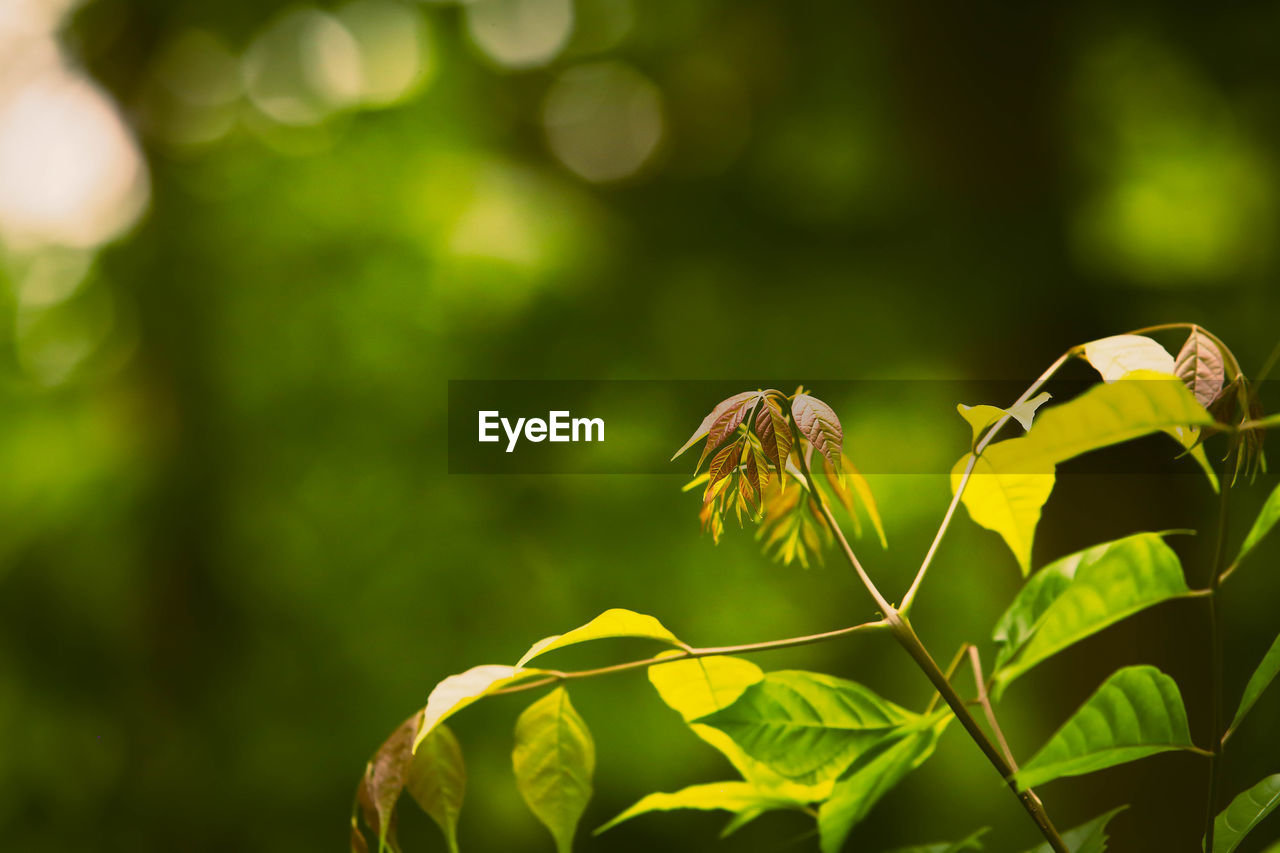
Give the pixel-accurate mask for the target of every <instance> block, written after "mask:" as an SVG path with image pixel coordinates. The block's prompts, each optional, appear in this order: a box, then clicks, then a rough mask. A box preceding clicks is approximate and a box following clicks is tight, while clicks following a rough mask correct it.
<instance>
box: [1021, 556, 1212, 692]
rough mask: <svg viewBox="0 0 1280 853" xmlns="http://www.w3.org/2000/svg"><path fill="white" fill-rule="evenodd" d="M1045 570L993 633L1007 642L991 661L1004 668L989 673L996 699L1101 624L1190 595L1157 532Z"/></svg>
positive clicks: (1178, 565) (1175, 559) (1174, 558)
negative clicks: (1002, 633)
mask: <svg viewBox="0 0 1280 853" xmlns="http://www.w3.org/2000/svg"><path fill="white" fill-rule="evenodd" d="M1044 571H1045V572H1048V573H1049V575H1048V576H1047V577H1046V578H1045V579H1044V580H1042V581H1039V582H1038V583H1037V584H1035V585H1034V586H1033V585H1032V584H1031V583H1028V584H1027V589H1026V590H1024V591H1023V594H1019V595H1018V597H1017V598H1015V599H1014V602H1013V604H1012V605H1011V606H1010V609H1009V611H1006V613H1005V615H1004V616H1002V617H1001V619H1000V623H999V624H998V626H997V632H999V630H1000V628H1001V626H1003V628H1004V629H1005V633H1006V635H1007V642H1006V645H1005V646H1004V648H1002V649H1001V653H1000V656H999V658H998V660H1001V661H1006V662H1007V663H1006V665H1005V666H1004V667H1003V668H1002V669H1000V671H999V672H997V674H996V693H997V695H999V694H1001V693H1002V692H1003V691H1004V689H1005V688H1006V687H1008V686H1009V684H1010V683H1011V682H1012V681H1013V680H1014V679H1015V678H1017V677H1018V676H1020V675H1022V674H1023V673H1025V672H1026V671H1027V670H1029V669H1031V668H1032V667H1034V666H1036V665H1038V664H1039V663H1041V662H1042V661H1044V660H1046V659H1047V658H1050V657H1052V656H1053V655H1056V654H1057V653H1058V652H1060V651H1062V650H1063V649H1065V648H1067V647H1068V646H1071V645H1072V644H1074V643H1077V642H1079V641H1080V640H1083V639H1084V638H1085V637H1088V636H1090V635H1091V634H1095V633H1097V632H1098V631H1101V630H1102V629H1103V628H1106V627H1107V626H1108V625H1112V624H1114V623H1116V622H1119V621H1120V620H1122V619H1125V618H1127V617H1129V616H1132V615H1133V614H1134V613H1137V612H1138V611H1140V610H1144V609H1145V608H1148V607H1151V606H1152V605H1155V604H1159V603H1160V602H1162V601H1168V600H1169V599H1171V598H1178V597H1181V596H1186V595H1190V594H1192V593H1191V590H1190V589H1188V588H1187V582H1186V580H1185V579H1184V578H1183V574H1182V563H1181V562H1180V561H1179V560H1178V555H1177V554H1175V553H1174V552H1173V549H1172V548H1170V547H1169V546H1168V545H1166V544H1165V542H1164V540H1163V539H1161V538H1160V535H1159V534H1156V533H1137V534H1134V535H1132V536H1126V537H1124V538H1123V539H1116V540H1115V541H1112V542H1105V543H1103V544H1101V545H1095V546H1094V547H1092V548H1089V549H1087V550H1084V551H1079V552H1077V553H1075V554H1071V555H1070V556H1067V557H1064V558H1063V559H1061V560H1058V561H1057V562H1055V563H1052V564H1050V565H1049V566H1048V567H1046V568H1045V570H1044ZM1064 579H1065V580H1068V581H1069V582H1067V583H1065V584H1064V583H1063V581H1064ZM1024 594H1025V596H1026V597H1025V598H1024ZM1028 624H1030V627H1029V628H1027V627H1026V626H1027V625H1028ZM996 639H1000V638H999V637H997V638H996Z"/></svg>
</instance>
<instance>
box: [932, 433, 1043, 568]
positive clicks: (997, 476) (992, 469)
mask: <svg viewBox="0 0 1280 853" xmlns="http://www.w3.org/2000/svg"><path fill="white" fill-rule="evenodd" d="M1016 440H1019V439H1015V441H1016ZM1008 444H1010V442H1003V441H1002V442H997V443H996V444H993V445H992V446H990V447H988V448H987V449H986V451H985V452H984V453H983V454H982V455H981V456H979V457H978V458H977V460H976V461H975V462H974V463H973V472H972V474H971V475H970V477H969V482H968V484H967V485H966V486H965V490H964V497H963V498H962V500H963V502H964V505H965V508H966V509H968V510H969V517H970V518H972V519H973V520H974V522H975V523H976V524H980V525H982V526H983V527H985V528H987V529H988V530H994V531H995V532H996V533H999V534H1000V536H1001V538H1003V539H1004V541H1005V544H1006V545H1008V546H1009V550H1010V551H1012V552H1013V556H1014V558H1015V559H1016V560H1017V561H1018V567H1019V568H1020V569H1021V570H1022V574H1023V575H1024V576H1025V575H1026V574H1027V573H1028V572H1030V571H1031V546H1032V544H1033V541H1034V539H1035V533H1036V525H1037V524H1039V523H1040V510H1041V508H1043V507H1044V504H1045V502H1046V501H1047V500H1049V495H1050V494H1051V493H1052V492H1053V483H1054V479H1055V473H1054V466H1053V463H1051V462H1043V463H1042V465H1041V470H1040V471H1039V472H1038V473H1032V472H1030V471H1029V470H1028V468H1029V467H1030V466H1029V465H1028V464H1027V463H1026V462H1023V461H1018V462H1016V463H1011V462H1007V461H1006V459H1007V457H1009V456H1011V455H1012V454H1010V453H1009V450H1010V448H1009V447H1008V446H1006V445H1008ZM1015 449H1016V448H1015ZM972 458H973V454H971V453H970V454H966V455H965V456H964V457H963V458H961V459H960V461H959V462H957V463H956V465H955V467H954V468H952V469H951V491H952V493H953V494H954V493H955V491H956V490H957V489H959V488H960V482H961V480H962V479H963V478H964V471H965V468H966V467H968V465H969V460H970V459H972Z"/></svg>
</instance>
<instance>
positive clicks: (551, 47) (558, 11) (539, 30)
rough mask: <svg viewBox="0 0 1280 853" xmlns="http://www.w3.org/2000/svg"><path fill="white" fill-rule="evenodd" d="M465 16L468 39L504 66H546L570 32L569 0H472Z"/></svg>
mask: <svg viewBox="0 0 1280 853" xmlns="http://www.w3.org/2000/svg"><path fill="white" fill-rule="evenodd" d="M466 17H467V32H468V33H469V34H470V36H471V40H472V41H473V42H475V44H476V46H477V47H478V48H480V50H481V51H483V52H484V54H485V56H487V57H489V58H490V59H492V60H493V61H494V62H496V63H498V64H499V65H502V66H505V67H507V68H532V67H536V66H539V65H546V64H547V63H548V62H550V61H551V60H552V59H555V57H556V56H557V55H558V54H559V53H560V51H561V50H562V49H563V48H564V46H565V44H566V43H567V42H568V41H569V36H570V35H571V34H572V33H573V4H572V3H571V2H570V0H473V2H471V3H468V4H467V6H466Z"/></svg>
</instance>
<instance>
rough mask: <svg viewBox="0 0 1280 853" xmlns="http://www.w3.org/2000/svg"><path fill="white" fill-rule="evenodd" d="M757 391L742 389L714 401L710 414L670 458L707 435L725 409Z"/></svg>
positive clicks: (704, 454) (753, 395) (736, 404)
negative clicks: (730, 395)
mask: <svg viewBox="0 0 1280 853" xmlns="http://www.w3.org/2000/svg"><path fill="white" fill-rule="evenodd" d="M759 393H760V392H758V391H743V392H742V393H741V394H734V395H733V396H732V397H730V398H728V399H727V400H721V401H720V402H719V403H716V406H715V408H714V409H712V410H711V412H710V414H708V415H707V416H706V417H705V418H703V419H702V423H701V425H699V427H698V428H697V430H695V431H694V433H693V435H691V436H690V437H689V440H688V441H686V442H685V443H684V446H683V447H681V448H680V449H679V450H677V451H676V453H675V456H672V457H671V459H672V460H673V461H674V460H675V459H677V458H679V456H680V454H682V453H684V452H685V451H686V450H688V449H689V448H690V447H693V446H694V445H695V444H697V443H698V442H699V441H700V440H701V439H702V438H703V436H705V435H707V434H708V433H709V432H710V431H711V426H712V425H713V424H714V423H715V422H716V421H717V420H718V419H719V418H720V416H721V415H723V414H724V413H725V412H726V411H728V410H729V409H731V408H733V407H734V406H738V405H740V404H741V403H742V402H743V401H745V400H747V399H749V398H751V397H755V396H756V395H757V394H759ZM711 449H713V450H714V449H715V448H711ZM705 458H706V453H705V452H704V453H703V459H705ZM698 467H699V468H701V467H702V462H701V461H699V462H698Z"/></svg>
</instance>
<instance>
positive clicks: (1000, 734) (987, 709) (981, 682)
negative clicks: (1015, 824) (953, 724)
mask: <svg viewBox="0 0 1280 853" xmlns="http://www.w3.org/2000/svg"><path fill="white" fill-rule="evenodd" d="M969 665H970V666H972V667H973V683H974V684H975V685H977V688H978V704H979V705H981V706H982V712H983V713H984V714H985V715H986V717H987V724H988V725H990V726H991V731H992V732H993V733H994V734H995V736H996V742H997V743H999V744H1000V751H1001V752H1003V753H1004V760H1005V761H1007V762H1009V766H1010V767H1012V768H1013V772H1014V773H1017V772H1018V762H1016V761H1014V760H1013V750H1011V749H1009V742H1008V741H1007V740H1005V738H1004V731H1003V730H1002V729H1001V728H1000V723H999V722H997V721H996V712H995V709H994V708H992V707H991V697H990V695H988V694H987V682H986V679H985V678H984V677H983V675H982V658H981V657H979V656H978V647H977V646H974V645H970V646H969ZM1027 791H1028V793H1030V791H1031V789H1030V788H1028V789H1027Z"/></svg>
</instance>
